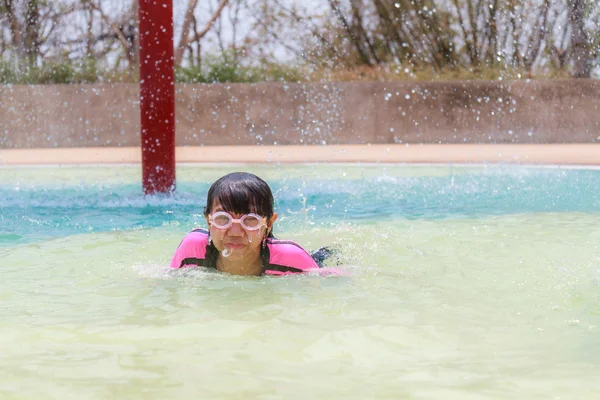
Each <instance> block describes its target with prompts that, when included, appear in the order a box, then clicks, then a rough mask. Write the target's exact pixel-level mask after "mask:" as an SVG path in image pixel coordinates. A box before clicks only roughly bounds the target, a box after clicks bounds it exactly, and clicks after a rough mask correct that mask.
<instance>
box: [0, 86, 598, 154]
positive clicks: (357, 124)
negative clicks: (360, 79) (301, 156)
mask: <svg viewBox="0 0 600 400" xmlns="http://www.w3.org/2000/svg"><path fill="white" fill-rule="evenodd" d="M138 96H139V90H138V86H137V85H134V84H115V85H105V84H98V85H69V86H67V85H48V86H0V148H40V147H56V146H58V147H78V146H86V147H87V146H138V145H139V98H138ZM599 107H600V81H593V80H559V81H530V82H526V81H514V82H487V81H476V82H435V83H403V82H369V83H335V84H316V83H315V84H286V83H262V84H216V85H178V86H177V144H178V145H181V146H182V145H224V144H233V145H248V144H269V145H270V144H273V143H275V142H276V143H278V144H304V143H305V144H321V143H327V144H349V143H596V142H600V109H599Z"/></svg>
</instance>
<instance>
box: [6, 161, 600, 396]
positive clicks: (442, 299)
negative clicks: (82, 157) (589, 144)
mask: <svg viewBox="0 0 600 400" xmlns="http://www.w3.org/2000/svg"><path fill="white" fill-rule="evenodd" d="M233 170H246V171H251V172H255V173H257V174H258V175H259V176H261V177H263V178H265V179H266V180H267V182H269V184H270V185H271V186H272V188H273V190H274V192H275V197H276V208H277V210H276V211H277V212H279V214H280V215H281V217H280V219H279V220H278V223H279V224H278V225H277V227H276V235H277V236H278V237H280V238H285V239H292V240H296V241H298V242H299V243H301V244H302V245H304V246H305V247H306V248H307V249H314V248H317V247H320V246H323V245H328V246H331V247H335V248H337V249H338V250H339V257H338V258H336V259H335V260H330V263H331V264H338V263H339V264H340V268H342V269H344V270H345V271H346V272H347V276H338V277H320V276H292V277H285V278H272V277H259V278H244V277H232V276H225V275H220V274H211V273H206V272H204V271H201V270H191V269H188V270H186V271H175V272H173V271H169V270H168V269H167V264H168V262H169V260H170V257H171V255H172V254H173V252H174V250H175V248H176V247H177V245H178V244H179V241H180V240H181V238H182V237H183V235H185V233H187V232H188V231H189V230H191V229H193V228H194V227H199V226H203V219H202V217H201V210H202V206H203V205H204V202H205V200H206V191H207V189H208V187H209V186H210V183H211V182H212V181H214V180H215V179H216V178H218V177H220V176H221V175H223V174H225V173H227V172H230V171H233ZM177 173H178V191H177V194H176V195H175V196H172V197H143V196H142V195H141V194H140V193H141V187H140V184H139V180H140V171H139V169H138V167H127V166H119V167H94V168H91V167H90V168H51V167H47V168H8V167H4V168H0V217H1V221H0V222H1V225H0V260H1V261H0V267H1V270H2V273H3V280H2V283H1V284H0V301H1V304H2V308H0V398H2V399H39V398H60V399H70V398H73V399H81V398H86V399H106V398H115V397H116V398H127V399H148V398H157V399H158V398H160V399H171V398H172V399H176V398H177V399H181V398H220V399H240V398H261V399H263V398H266V399H279V398H285V399H306V398H310V397H315V398H328V399H367V398H368V399H397V398H406V399H506V398H519V399H533V398H540V399H541V398H544V399H549V398H556V399H558V398H560V399H597V398H598V396H600V380H599V379H598V376H600V340H599V339H598V338H599V337H600V336H599V334H600V246H599V243H600V212H599V210H600V208H599V207H600V193H599V191H598V188H599V183H600V171H595V170H584V169H563V168H526V167H506V166H505V167H456V166H437V167H436V166H430V167H407V166H385V165H379V166H378V165H363V166H360V165H331V166H279V167H275V166H270V167H267V166H261V167H259V166H247V165H239V166H231V167H218V166H204V167H201V166H181V167H179V168H178V172H177Z"/></svg>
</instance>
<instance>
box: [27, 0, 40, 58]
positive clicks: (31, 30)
mask: <svg viewBox="0 0 600 400" xmlns="http://www.w3.org/2000/svg"><path fill="white" fill-rule="evenodd" d="M39 29H40V9H39V2H38V0H29V1H28V2H27V12H26V14H25V38H24V40H23V45H24V50H25V51H24V52H25V57H26V60H27V66H28V67H29V68H33V67H35V65H36V64H37V60H38V55H39V53H40V40H39V37H40V32H39Z"/></svg>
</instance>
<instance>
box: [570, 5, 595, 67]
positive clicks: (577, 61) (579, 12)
mask: <svg viewBox="0 0 600 400" xmlns="http://www.w3.org/2000/svg"><path fill="white" fill-rule="evenodd" d="M568 4H569V20H570V22H571V46H572V48H573V51H572V57H573V61H574V64H573V76H574V77H575V78H589V77H590V73H591V61H592V54H591V51H590V42H589V39H588V36H587V32H586V30H585V26H584V25H585V21H584V17H585V9H586V5H587V1H586V0H569V1H568Z"/></svg>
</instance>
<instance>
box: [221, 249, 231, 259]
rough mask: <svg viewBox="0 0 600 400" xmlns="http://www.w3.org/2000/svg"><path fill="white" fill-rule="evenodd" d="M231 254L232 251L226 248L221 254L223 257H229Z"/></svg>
mask: <svg viewBox="0 0 600 400" xmlns="http://www.w3.org/2000/svg"><path fill="white" fill-rule="evenodd" d="M231 253H233V250H231V249H230V248H227V247H225V248H224V249H223V251H222V252H221V254H222V255H223V257H229V256H230V255H231Z"/></svg>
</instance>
